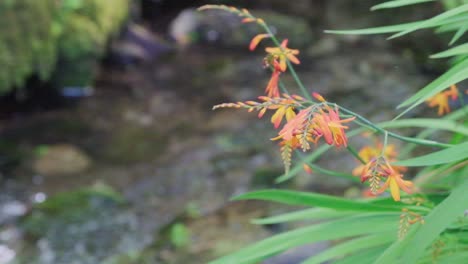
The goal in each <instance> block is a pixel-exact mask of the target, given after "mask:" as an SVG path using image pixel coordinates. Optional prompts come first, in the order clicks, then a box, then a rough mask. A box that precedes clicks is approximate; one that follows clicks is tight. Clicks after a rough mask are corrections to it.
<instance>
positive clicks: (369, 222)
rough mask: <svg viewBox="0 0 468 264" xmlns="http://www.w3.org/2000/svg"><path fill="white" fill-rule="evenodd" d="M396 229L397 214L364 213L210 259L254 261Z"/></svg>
mask: <svg viewBox="0 0 468 264" xmlns="http://www.w3.org/2000/svg"><path fill="white" fill-rule="evenodd" d="M396 230H397V223H396V222H395V215H381V214H362V215H359V216H353V217H347V218H344V219H340V220H335V221H332V222H326V223H321V224H317V225H312V226H308V227H304V228H300V229H296V230H293V231H289V232H285V233H282V234H279V235H275V236H272V237H270V238H267V239H265V240H262V241H260V242H257V243H255V244H253V245H250V246H248V247H246V248H244V249H241V250H240V251H237V252H235V253H233V254H231V255H228V256H225V257H222V258H219V259H217V260H215V261H212V262H210V263H211V264H243V263H251V262H252V261H255V260H260V259H262V258H266V257H269V256H273V255H276V254H278V253H280V252H282V251H284V250H286V249H290V248H293V247H296V246H300V245H305V244H308V243H314V242H319V241H324V240H334V239H342V238H348V237H353V236H358V235H364V234H371V233H379V232H390V231H394V232H396Z"/></svg>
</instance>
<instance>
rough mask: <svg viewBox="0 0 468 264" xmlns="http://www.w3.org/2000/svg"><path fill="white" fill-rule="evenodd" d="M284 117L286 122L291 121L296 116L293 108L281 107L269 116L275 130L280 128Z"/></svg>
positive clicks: (289, 106) (288, 106)
mask: <svg viewBox="0 0 468 264" xmlns="http://www.w3.org/2000/svg"><path fill="white" fill-rule="evenodd" d="M284 116H286V121H290V120H292V119H293V118H294V117H295V116H296V113H295V112H294V107H292V106H291V105H282V106H280V107H279V108H278V110H276V112H275V113H274V114H273V115H272V116H271V123H273V126H274V127H275V128H278V127H279V126H280V124H281V121H282V120H283V117H284Z"/></svg>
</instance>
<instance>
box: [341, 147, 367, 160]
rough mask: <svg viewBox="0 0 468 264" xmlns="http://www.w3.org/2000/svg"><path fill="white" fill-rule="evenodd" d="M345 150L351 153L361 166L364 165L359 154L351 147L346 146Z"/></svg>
mask: <svg viewBox="0 0 468 264" xmlns="http://www.w3.org/2000/svg"><path fill="white" fill-rule="evenodd" d="M346 149H347V150H348V151H349V153H351V154H352V155H353V156H354V157H355V158H356V159H357V160H359V161H360V162H361V163H362V164H366V161H365V160H363V159H362V158H361V156H359V153H358V152H357V151H356V150H355V149H354V148H353V147H351V146H347V147H346Z"/></svg>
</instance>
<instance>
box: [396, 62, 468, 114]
mask: <svg viewBox="0 0 468 264" xmlns="http://www.w3.org/2000/svg"><path fill="white" fill-rule="evenodd" d="M467 78H468V59H465V60H463V61H461V62H459V63H458V64H456V65H455V66H453V67H452V68H450V70H448V71H447V72H445V73H444V74H442V75H441V76H440V77H438V78H437V79H435V80H434V81H432V82H431V83H430V84H428V85H426V87H424V88H422V89H421V90H419V91H418V92H417V93H415V94H414V95H413V96H411V97H410V98H408V99H406V100H405V101H404V102H403V103H401V104H400V105H398V108H401V107H405V106H409V107H408V108H407V109H406V110H405V111H403V112H402V113H401V114H399V115H398V116H397V117H396V118H398V117H400V116H402V115H404V114H405V113H407V112H408V111H409V110H411V109H413V108H414V107H416V106H418V105H419V104H421V103H423V102H424V101H425V100H427V99H429V98H430V97H431V96H433V95H435V94H436V93H438V92H441V91H443V90H444V89H447V87H449V86H450V85H452V84H455V83H458V82H461V81H463V80H465V79H467Z"/></svg>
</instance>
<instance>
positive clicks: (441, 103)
mask: <svg viewBox="0 0 468 264" xmlns="http://www.w3.org/2000/svg"><path fill="white" fill-rule="evenodd" d="M449 97H450V99H451V100H456V99H457V97H458V89H457V87H456V86H455V85H451V86H450V90H448V91H443V92H440V93H438V94H436V95H434V96H433V97H431V98H429V99H428V100H427V104H428V105H429V107H436V106H438V107H439V108H438V110H437V114H438V115H443V114H446V113H449V112H450V106H449Z"/></svg>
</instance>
